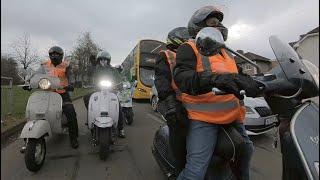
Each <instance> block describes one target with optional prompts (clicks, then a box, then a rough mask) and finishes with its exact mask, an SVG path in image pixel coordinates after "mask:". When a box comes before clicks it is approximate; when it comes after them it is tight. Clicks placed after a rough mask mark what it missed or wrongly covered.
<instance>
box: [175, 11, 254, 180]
mask: <svg viewBox="0 0 320 180" xmlns="http://www.w3.org/2000/svg"><path fill="white" fill-rule="evenodd" d="M222 20H223V13H222V12H221V11H220V10H219V9H218V8H216V7H214V6H205V7H202V8H200V9H198V10H197V11H196V12H195V13H194V14H193V15H192V17H191V19H190V20H189V23H188V31H189V35H190V36H191V37H192V39H190V40H189V41H188V42H186V43H184V44H182V45H181V46H180V47H179V48H178V50H177V54H176V66H175V68H174V73H173V74H174V76H173V77H174V81H175V83H176V85H177V87H178V88H179V90H180V91H181V92H182V95H181V99H182V103H183V105H184V107H185V108H186V109H187V112H188V117H189V119H190V122H189V128H188V134H187V140H186V142H187V143H186V147H187V163H186V165H185V168H184V169H183V170H182V171H181V173H180V174H179V176H178V178H177V179H178V180H186V179H188V180H191V179H192V180H202V179H204V177H205V173H206V171H207V169H208V166H209V163H210V160H211V157H212V154H213V152H214V149H215V145H216V142H217V137H218V131H219V129H220V126H221V125H224V124H230V125H232V126H233V127H234V128H235V129H236V130H237V131H238V132H239V133H240V134H241V136H242V137H243V140H244V142H245V143H244V145H243V147H242V148H241V152H237V155H236V160H235V161H234V163H230V166H231V169H232V172H233V174H234V175H235V176H236V177H237V179H241V180H248V179H249V167H250V159H251V156H252V153H253V143H252V142H251V141H250V139H249V137H248V135H247V134H246V130H245V128H244V125H243V121H244V117H245V108H244V106H243V104H242V101H241V100H242V99H243V96H242V95H241V94H240V90H245V91H246V93H247V94H254V92H256V91H255V89H256V87H257V85H256V84H254V83H252V84H248V83H245V82H242V81H241V80H240V79H243V78H240V75H239V74H238V69H237V66H236V63H235V61H234V59H233V57H232V56H231V55H230V54H228V53H227V51H226V50H224V49H221V48H220V49H217V50H216V51H215V52H213V53H211V54H208V55H207V56H204V55H202V54H200V52H199V51H198V50H197V48H196V45H195V42H194V40H193V39H194V38H195V37H196V35H197V33H198V32H199V31H200V30H201V29H202V28H204V27H215V28H217V29H218V30H219V31H220V32H221V34H222V36H223V39H224V40H225V41H226V40H227V35H228V29H227V28H226V27H224V26H223V24H222V23H221V21H222ZM239 73H240V72H239ZM244 77H246V78H247V79H250V80H252V79H251V78H250V77H248V76H244ZM251 86H252V87H251ZM214 87H215V88H218V89H220V90H222V91H224V92H225V94H222V95H218V94H214V93H213V92H212V88H214Z"/></svg>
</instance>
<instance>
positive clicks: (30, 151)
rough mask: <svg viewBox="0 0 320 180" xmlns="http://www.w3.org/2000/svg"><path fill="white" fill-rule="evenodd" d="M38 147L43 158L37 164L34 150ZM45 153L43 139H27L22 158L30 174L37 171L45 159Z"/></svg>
mask: <svg viewBox="0 0 320 180" xmlns="http://www.w3.org/2000/svg"><path fill="white" fill-rule="evenodd" d="M38 145H40V146H41V154H42V153H43V154H42V155H41V156H43V157H42V158H41V159H40V161H38V162H37V159H36V150H37V146H38ZM46 152H47V149H46V141H45V139H44V138H39V139H34V138H31V139H29V140H28V143H27V146H26V151H25V156H24V161H25V164H26V166H27V169H28V170H29V171H32V172H37V171H39V170H40V168H41V167H42V165H43V163H44V160H45V158H46Z"/></svg>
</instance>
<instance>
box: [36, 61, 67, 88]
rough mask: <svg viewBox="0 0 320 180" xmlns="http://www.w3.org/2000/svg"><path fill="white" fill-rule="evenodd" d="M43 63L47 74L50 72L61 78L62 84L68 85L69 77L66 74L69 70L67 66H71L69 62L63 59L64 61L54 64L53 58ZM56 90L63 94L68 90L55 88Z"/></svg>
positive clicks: (50, 74)
mask: <svg viewBox="0 0 320 180" xmlns="http://www.w3.org/2000/svg"><path fill="white" fill-rule="evenodd" d="M41 65H42V66H43V68H44V70H45V72H46V74H48V75H49V76H53V77H58V78H59V79H60V86H62V87H66V86H68V79H67V76H66V70H67V67H68V66H69V63H68V62H66V61H62V63H60V64H59V65H57V66H54V65H53V64H52V63H51V60H47V61H45V62H43V63H42V64H41ZM55 92H57V93H59V94H63V93H65V92H66V90H65V89H58V90H55Z"/></svg>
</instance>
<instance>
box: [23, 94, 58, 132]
mask: <svg viewBox="0 0 320 180" xmlns="http://www.w3.org/2000/svg"><path fill="white" fill-rule="evenodd" d="M61 115H62V98H61V96H60V95H59V94H58V93H55V92H50V91H36V92H34V93H33V94H32V95H31V96H30V97H29V100H28V103H27V107H26V118H27V119H29V120H44V119H45V120H47V121H49V123H50V126H51V129H52V132H55V133H59V132H61V118H62V116H61Z"/></svg>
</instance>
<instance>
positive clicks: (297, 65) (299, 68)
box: [269, 36, 319, 98]
mask: <svg viewBox="0 0 320 180" xmlns="http://www.w3.org/2000/svg"><path fill="white" fill-rule="evenodd" d="M269 42H270V45H271V48H272V50H273V52H274V54H275V56H276V59H277V61H278V62H279V65H280V68H281V70H282V72H283V75H281V76H283V77H284V78H286V79H287V80H288V81H289V82H290V83H291V84H293V85H294V86H295V87H297V91H298V90H300V91H301V93H300V94H301V95H302V96H303V97H304V98H309V97H314V96H318V94H319V86H318V85H317V83H316V80H315V77H319V70H318V72H317V73H315V72H314V71H313V70H314V67H312V68H310V67H311V66H312V65H310V64H308V65H306V64H305V62H304V60H301V59H300V58H299V55H298V54H297V53H296V51H295V50H294V49H293V48H292V47H291V46H290V45H289V44H287V43H284V42H282V41H281V40H280V39H279V38H278V37H277V36H271V37H270V38H269ZM310 70H312V71H313V72H310Z"/></svg>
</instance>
